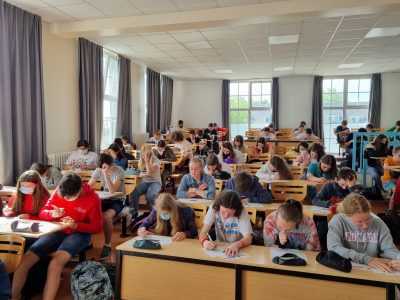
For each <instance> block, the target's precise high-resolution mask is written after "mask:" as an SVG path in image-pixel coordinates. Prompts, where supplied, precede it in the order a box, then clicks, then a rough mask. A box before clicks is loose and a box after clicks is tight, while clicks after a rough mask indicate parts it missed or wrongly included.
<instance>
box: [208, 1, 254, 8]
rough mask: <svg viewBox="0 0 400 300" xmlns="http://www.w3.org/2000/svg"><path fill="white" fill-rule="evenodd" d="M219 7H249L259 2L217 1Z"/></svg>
mask: <svg viewBox="0 0 400 300" xmlns="http://www.w3.org/2000/svg"><path fill="white" fill-rule="evenodd" d="M216 1H217V3H218V5H219V6H221V7H223V6H238V5H249V4H258V3H260V2H259V1H258V0H216Z"/></svg>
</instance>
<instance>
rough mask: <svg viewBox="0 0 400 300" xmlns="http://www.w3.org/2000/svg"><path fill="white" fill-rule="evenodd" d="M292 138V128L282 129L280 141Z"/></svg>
mask: <svg viewBox="0 0 400 300" xmlns="http://www.w3.org/2000/svg"><path fill="white" fill-rule="evenodd" d="M291 138H292V129H290V128H280V129H279V136H278V139H280V140H289V139H291Z"/></svg>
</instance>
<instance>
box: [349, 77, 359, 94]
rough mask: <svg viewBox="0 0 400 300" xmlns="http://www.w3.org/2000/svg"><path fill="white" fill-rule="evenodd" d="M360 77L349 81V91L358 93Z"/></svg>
mask: <svg viewBox="0 0 400 300" xmlns="http://www.w3.org/2000/svg"><path fill="white" fill-rule="evenodd" d="M358 83H359V80H358V79H355V80H354V79H352V80H349V81H348V86H347V91H348V92H349V93H358Z"/></svg>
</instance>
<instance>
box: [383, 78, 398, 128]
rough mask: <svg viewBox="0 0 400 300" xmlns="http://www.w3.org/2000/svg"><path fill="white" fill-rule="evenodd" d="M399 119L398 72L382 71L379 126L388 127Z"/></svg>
mask: <svg viewBox="0 0 400 300" xmlns="http://www.w3.org/2000/svg"><path fill="white" fill-rule="evenodd" d="M397 120H400V73H382V108H381V127H382V128H385V129H388V128H390V127H392V126H394V124H395V123H396V121H397Z"/></svg>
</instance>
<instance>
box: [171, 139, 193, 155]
mask: <svg viewBox="0 0 400 300" xmlns="http://www.w3.org/2000/svg"><path fill="white" fill-rule="evenodd" d="M174 147H176V148H178V149H179V151H180V152H182V153H187V152H189V153H192V149H193V145H192V144H191V143H189V142H188V141H187V140H183V141H182V142H180V143H175V145H174Z"/></svg>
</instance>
